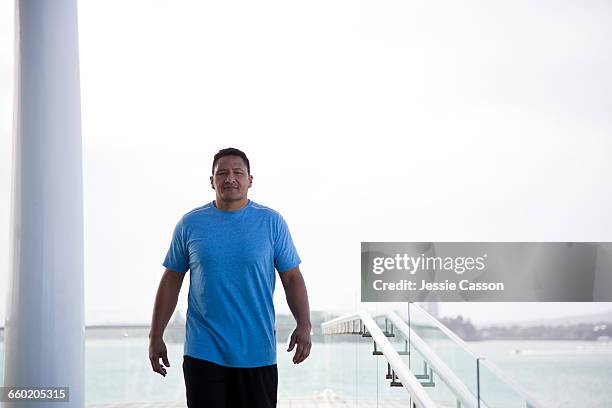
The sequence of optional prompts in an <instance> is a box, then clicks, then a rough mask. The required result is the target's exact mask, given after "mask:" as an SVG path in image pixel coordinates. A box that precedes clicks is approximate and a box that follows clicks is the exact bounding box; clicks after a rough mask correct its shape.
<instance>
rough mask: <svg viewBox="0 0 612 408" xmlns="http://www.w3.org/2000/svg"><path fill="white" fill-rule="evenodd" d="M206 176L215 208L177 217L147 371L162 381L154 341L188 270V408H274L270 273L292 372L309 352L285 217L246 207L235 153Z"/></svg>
mask: <svg viewBox="0 0 612 408" xmlns="http://www.w3.org/2000/svg"><path fill="white" fill-rule="evenodd" d="M212 174H213V175H212V176H211V177H210V183H211V186H212V188H213V189H214V190H215V200H214V201H212V202H211V203H209V204H206V205H204V206H202V207H199V208H196V209H194V210H193V211H191V212H189V213H187V214H185V215H184V216H183V217H182V219H181V220H180V221H179V222H178V224H177V225H176V227H175V230H174V234H173V237H172V242H171V245H170V249H169V250H168V253H167V255H166V258H165V260H164V263H163V265H164V266H165V267H166V270H165V272H164V275H163V277H162V279H161V282H160V284H159V289H158V291H157V296H156V299H155V306H154V309H153V318H152V323H151V332H150V334H149V339H150V342H149V359H150V361H151V367H152V369H153V371H155V372H157V373H159V374H161V375H162V376H165V375H166V369H165V368H164V366H165V367H170V363H169V361H168V356H167V351H166V345H165V343H164V341H163V339H162V335H163V332H164V329H165V328H166V325H167V324H168V321H169V320H170V317H171V316H172V313H173V311H174V308H175V307H176V302H177V299H178V295H179V291H180V288H181V284H182V282H183V278H184V277H185V273H186V272H187V270H189V271H190V272H191V274H190V287H189V295H188V296H189V306H188V310H187V327H186V336H185V337H186V338H185V351H184V357H183V375H184V377H185V386H186V394H187V405H188V406H189V408H194V407H211V408H225V407H231V408H234V407H257V408H258V407H262V408H268V407H275V406H276V393H277V385H278V377H277V367H276V331H275V330H274V321H275V316H274V305H273V303H272V295H273V292H274V285H275V279H276V276H275V272H274V270H275V269H276V270H277V271H278V272H279V277H280V280H281V282H282V284H283V288H284V289H285V294H286V297H287V303H288V304H289V308H290V309H291V312H292V313H293V316H294V317H295V319H296V322H297V327H296V329H295V330H294V331H293V333H292V335H291V340H290V343H289V348H288V350H287V351H292V350H293V349H294V348H295V347H296V346H297V348H296V352H295V354H294V356H293V362H294V363H295V364H299V363H301V362H302V361H304V359H306V358H307V357H308V355H309V353H310V347H311V340H310V330H311V324H310V311H309V306H308V295H307V292H306V285H305V283H304V279H303V277H302V274H301V273H300V269H299V264H300V262H301V261H300V258H299V256H298V254H297V251H296V249H295V247H294V245H293V241H292V239H291V235H290V233H289V229H288V227H287V224H286V223H285V221H284V219H283V217H282V216H281V215H280V214H279V213H277V212H276V211H274V210H271V209H270V208H267V207H264V206H262V205H259V204H257V203H254V202H253V201H251V200H249V199H248V198H247V193H248V189H249V188H250V187H251V185H252V183H253V176H252V175H251V171H250V164H249V160H248V158H247V156H246V155H245V154H244V153H243V152H242V151H240V150H238V149H234V148H228V149H223V150H221V151H219V152H218V153H217V154H216V155H215V157H214V160H213V165H212ZM160 359H161V360H162V362H163V364H160V361H159V360H160Z"/></svg>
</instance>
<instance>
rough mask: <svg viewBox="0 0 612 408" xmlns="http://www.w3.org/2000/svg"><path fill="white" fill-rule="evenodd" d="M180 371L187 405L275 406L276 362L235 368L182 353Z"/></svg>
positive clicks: (213, 407)
mask: <svg viewBox="0 0 612 408" xmlns="http://www.w3.org/2000/svg"><path fill="white" fill-rule="evenodd" d="M183 375H184V376H185V388H186V390H187V406H188V407H189V408H275V407H276V391H277V388H278V371H277V368H276V364H274V365H269V366H263V367H254V368H235V367H225V366H222V365H218V364H215V363H212V362H210V361H206V360H201V359H198V358H194V357H190V356H187V355H186V356H183Z"/></svg>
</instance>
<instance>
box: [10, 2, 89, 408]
mask: <svg viewBox="0 0 612 408" xmlns="http://www.w3.org/2000/svg"><path fill="white" fill-rule="evenodd" d="M15 10H16V25H15V27H16V36H15V40H16V46H15V51H16V55H15V63H16V65H15V66H16V70H15V81H16V86H15V115H14V126H15V127H14V132H13V134H14V152H13V160H14V172H13V202H12V204H13V205H12V218H11V222H12V227H11V231H12V247H11V254H10V256H11V266H10V268H11V270H10V273H9V286H8V305H7V316H6V323H5V327H6V330H5V346H6V350H5V372H4V378H5V380H4V381H5V384H4V385H5V386H44V387H49V386H58V387H59V386H66V387H70V402H68V403H53V404H49V403H47V404H42V405H41V404H40V403H23V402H21V403H5V404H4V405H3V406H4V407H7V408H8V407H30V406H36V407H40V406H51V405H52V406H53V407H56V408H60V407H83V406H84V405H85V398H84V397H85V395H84V394H85V391H84V372H85V369H84V367H85V361H84V355H85V342H84V339H85V326H84V312H83V310H84V308H83V303H84V302H83V298H84V296H83V194H82V193H83V188H82V153H81V113H80V91H79V55H78V33H77V2H76V0H17V2H16V7H15Z"/></svg>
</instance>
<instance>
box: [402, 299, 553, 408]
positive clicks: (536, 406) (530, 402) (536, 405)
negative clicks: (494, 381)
mask: <svg viewBox="0 0 612 408" xmlns="http://www.w3.org/2000/svg"><path fill="white" fill-rule="evenodd" d="M410 306H411V307H416V308H417V309H418V310H419V311H420V312H421V313H422V314H423V315H424V316H425V317H426V318H427V319H428V320H429V321H430V322H431V323H432V324H433V325H434V326H436V327H437V328H438V329H440V331H442V332H443V333H444V334H446V336H447V337H449V338H450V339H451V340H452V341H453V342H454V343H455V344H457V345H458V346H459V347H461V348H462V349H463V350H464V351H465V352H467V353H469V354H470V355H472V356H473V357H474V358H475V359H477V360H479V364H480V365H482V366H484V367H486V368H487V369H489V370H490V371H491V372H492V373H493V374H495V375H496V376H497V377H498V379H499V380H500V381H501V382H503V383H504V384H506V385H507V386H509V387H510V388H512V389H513V390H514V391H516V392H517V394H519V396H520V397H521V398H523V399H524V400H525V402H526V403H527V407H528V408H546V407H547V405H545V404H544V403H543V402H542V401H540V400H539V399H537V398H536V397H534V396H533V394H531V393H530V392H529V391H527V390H526V389H525V388H523V386H521V385H520V384H518V383H517V382H516V381H514V380H513V379H511V378H509V377H508V376H507V375H506V374H504V372H503V371H502V370H500V369H499V368H498V367H497V366H496V365H495V364H493V363H492V362H490V361H488V360H487V359H486V358H485V357H483V356H481V355H478V354H477V353H475V352H474V351H472V350H471V349H470V348H469V347H468V345H467V343H466V342H465V341H463V339H461V338H460V337H459V336H457V335H456V334H455V333H453V332H452V331H451V330H450V329H449V328H447V327H446V326H444V325H443V324H442V323H440V322H439V321H438V320H437V319H436V318H435V317H433V316H431V315H430V314H429V313H428V312H427V311H426V310H424V309H423V308H422V307H420V306H419V305H417V304H416V303H410ZM413 333H414V331H413ZM481 400H482V399H481Z"/></svg>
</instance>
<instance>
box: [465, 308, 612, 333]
mask: <svg viewBox="0 0 612 408" xmlns="http://www.w3.org/2000/svg"><path fill="white" fill-rule="evenodd" d="M599 322H612V310H610V311H608V312H604V313H597V314H590V315H578V316H568V317H558V318H553V319H537V320H527V321H517V322H504V323H494V324H493V323H486V324H475V326H476V327H477V328H478V329H480V328H484V327H491V326H503V327H510V326H518V327H533V326H569V325H577V324H588V323H599Z"/></svg>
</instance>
